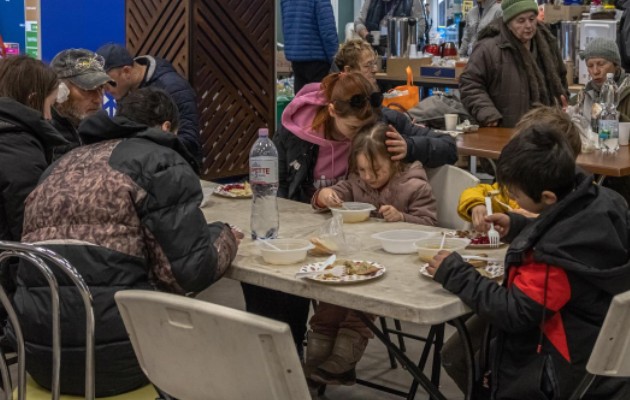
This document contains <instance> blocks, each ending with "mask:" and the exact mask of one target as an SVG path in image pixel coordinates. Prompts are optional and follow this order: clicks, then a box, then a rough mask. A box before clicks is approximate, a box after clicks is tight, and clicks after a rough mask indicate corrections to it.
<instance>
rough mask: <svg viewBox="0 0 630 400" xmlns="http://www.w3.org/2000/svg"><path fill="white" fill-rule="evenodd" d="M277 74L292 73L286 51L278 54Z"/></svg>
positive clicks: (280, 51)
mask: <svg viewBox="0 0 630 400" xmlns="http://www.w3.org/2000/svg"><path fill="white" fill-rule="evenodd" d="M276 73H278V74H286V75H288V74H290V73H291V62H290V61H289V60H287V58H286V57H285V55H284V50H279V51H277V52H276Z"/></svg>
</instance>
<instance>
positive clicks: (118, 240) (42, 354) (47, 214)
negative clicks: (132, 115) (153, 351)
mask: <svg viewBox="0 0 630 400" xmlns="http://www.w3.org/2000/svg"><path fill="white" fill-rule="evenodd" d="M79 132H80V133H81V134H82V137H83V139H84V140H85V142H86V143H87V145H85V146H82V147H79V148H77V149H74V150H73V151H71V152H70V153H68V154H66V155H65V156H64V157H62V158H61V159H60V160H59V161H58V162H56V163H55V164H54V165H53V166H52V167H51V168H49V169H48V170H47V171H46V173H45V174H44V175H43V176H42V181H41V183H40V184H39V186H38V187H37V188H36V189H35V190H34V191H33V192H32V193H31V195H30V196H29V197H28V198H27V200H26V207H25V214H24V215H25V218H24V240H25V241H28V242H38V243H40V244H42V245H44V246H46V247H48V248H50V249H52V250H54V251H56V252H58V253H59V254H60V255H62V256H64V257H66V258H67V259H68V260H69V261H70V262H71V263H72V264H73V265H74V266H75V268H76V269H77V270H78V272H79V273H80V274H81V275H82V276H83V278H84V280H85V281H86V283H87V284H88V286H89V287H90V291H91V293H92V296H93V298H94V314H95V319H96V334H95V344H96V394H97V396H99V397H101V396H112V395H115V394H118V393H122V392H126V391H129V390H132V389H134V388H136V387H139V386H140V385H142V384H144V383H146V378H145V377H144V374H143V373H142V371H141V370H140V368H139V366H138V363H137V361H136V358H135V355H134V352H133V349H132V347H131V344H130V342H129V338H128V336H127V333H126V331H125V328H124V326H123V323H122V320H121V318H120V315H119V313H118V309H117V307H116V304H115V302H114V294H115V293H116V292H117V291H119V290H125V289H132V288H133V289H146V290H156V289H157V290H163V291H170V292H177V293H184V292H198V291H201V290H203V289H205V288H206V287H208V286H209V285H210V284H211V283H213V282H214V281H216V280H217V279H218V278H220V277H221V275H222V274H223V272H224V271H225V270H226V269H227V267H228V266H229V265H230V263H231V261H232V259H233V258H234V257H235V255H236V249H237V246H236V241H235V239H234V236H233V235H232V233H231V230H230V229H229V227H227V225H225V224H223V223H213V224H211V225H207V224H206V221H205V218H204V216H203V214H202V212H201V210H200V209H199V205H200V203H201V199H202V192H201V187H200V184H199V179H198V178H197V175H196V173H195V171H194V170H193V168H191V165H190V164H191V163H193V164H194V161H193V160H192V157H191V156H190V154H189V153H188V152H187V151H186V150H185V149H184V146H183V145H182V144H181V143H180V142H179V141H178V140H177V138H176V137H175V136H174V135H172V134H170V133H165V132H163V131H161V130H159V129H155V128H147V127H146V126H143V125H139V124H136V123H134V122H132V121H129V120H127V119H125V118H122V117H116V118H114V119H113V120H110V119H109V118H108V117H107V115H106V113H105V112H99V113H97V114H96V115H94V116H91V117H88V118H87V119H86V120H84V121H83V123H82V125H81V126H80V127H79ZM59 279H60V281H61V282H60V286H61V287H60V297H61V299H62V302H61V329H62V365H63V368H62V372H61V390H62V392H64V393H69V394H79V395H80V394H82V392H83V374H84V370H83V361H82V360H83V358H84V354H85V352H84V344H85V338H84V323H85V322H84V321H85V320H84V317H83V312H82V308H81V307H82V306H81V304H82V303H81V301H80V299H79V297H78V295H77V293H76V290H75V289H74V288H73V287H71V286H69V283H68V280H67V279H63V278H61V275H60V278H59ZM49 299H50V294H49V290H48V287H47V286H46V285H45V281H44V280H43V278H42V277H41V276H39V274H37V273H35V272H33V269H32V268H24V267H20V268H19V270H18V289H17V292H16V294H15V305H16V309H17V312H18V315H19V317H20V320H21V323H22V329H23V330H24V333H25V339H26V343H27V344H26V346H27V347H26V351H27V360H28V362H27V364H26V365H27V369H28V371H29V373H30V374H31V376H32V377H33V378H34V379H35V380H36V381H37V382H38V383H39V384H41V385H42V386H44V387H50V377H51V369H50V368H51V365H50V356H51V334H50V331H51V326H50V324H51V321H50V314H51V310H50V305H49Z"/></svg>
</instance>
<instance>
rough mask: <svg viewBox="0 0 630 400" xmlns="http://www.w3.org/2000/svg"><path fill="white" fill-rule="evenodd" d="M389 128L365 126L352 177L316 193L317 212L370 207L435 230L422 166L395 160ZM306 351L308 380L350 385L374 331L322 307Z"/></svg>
mask: <svg viewBox="0 0 630 400" xmlns="http://www.w3.org/2000/svg"><path fill="white" fill-rule="evenodd" d="M387 130H388V126H387V125H385V124H383V123H377V124H375V125H371V126H368V127H364V128H363V129H361V131H359V133H358V134H357V136H356V137H355V138H354V140H353V142H352V148H351V153H350V176H349V178H348V179H347V180H342V181H340V182H338V183H337V184H335V185H334V186H332V187H328V188H323V189H319V190H318V191H317V192H315V194H314V195H313V200H312V204H313V207H314V208H316V209H323V208H329V207H339V206H340V205H341V203H342V202H344V201H359V202H364V203H370V204H372V205H374V206H375V207H376V210H377V211H376V213H377V215H376V216H377V217H381V218H383V219H385V221H388V222H396V221H405V222H411V223H416V224H423V225H431V226H434V225H435V224H436V223H437V207H436V201H435V197H434V196H433V193H432V192H431V186H430V185H429V182H428V179H427V175H426V173H425V171H424V168H422V165H421V164H420V163H419V162H417V161H416V162H414V163H413V164H405V163H402V162H401V161H392V159H391V156H390V154H389V153H388V151H387V146H386V144H385V141H386V140H387V135H386V132H387ZM310 325H311V331H310V332H308V346H307V348H306V363H305V373H306V377H307V378H309V379H310V380H311V381H314V382H317V383H323V384H342V385H352V384H354V383H355V381H356V374H355V365H356V363H357V362H358V361H359V360H360V359H361V356H362V355H363V352H364V351H365V347H366V346H367V342H368V339H370V338H372V337H373V334H372V332H371V331H370V330H369V328H368V327H367V326H365V324H364V323H363V322H362V321H361V319H360V318H359V316H358V315H357V312H356V311H354V310H351V309H348V308H345V307H339V306H336V305H333V304H328V303H320V304H319V305H318V307H317V309H316V310H315V314H314V315H313V317H312V318H311V321H310Z"/></svg>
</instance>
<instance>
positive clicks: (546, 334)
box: [434, 174, 630, 400]
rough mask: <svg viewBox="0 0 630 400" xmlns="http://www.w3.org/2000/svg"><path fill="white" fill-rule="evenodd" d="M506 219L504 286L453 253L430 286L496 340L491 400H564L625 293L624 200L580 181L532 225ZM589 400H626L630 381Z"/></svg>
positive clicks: (603, 385) (599, 387)
mask: <svg viewBox="0 0 630 400" xmlns="http://www.w3.org/2000/svg"><path fill="white" fill-rule="evenodd" d="M508 215H509V216H510V221H511V226H510V231H509V235H508V236H507V237H505V238H504V240H506V241H508V242H511V244H510V247H509V249H508V251H507V255H506V258H505V266H506V270H505V278H504V281H503V284H502V286H498V285H497V284H496V283H494V282H493V281H491V280H488V279H486V278H484V277H482V276H481V275H479V274H478V273H477V272H476V271H475V270H474V268H471V266H470V265H469V264H467V263H466V262H464V261H463V260H462V258H461V257H460V255H459V254H457V253H453V254H451V255H450V256H448V257H447V258H446V259H444V261H443V262H442V265H441V266H440V268H438V270H437V272H436V274H435V277H434V278H435V280H436V281H438V282H440V283H441V284H442V285H443V286H444V288H446V289H447V290H449V291H451V292H452V293H454V294H456V295H457V296H459V297H460V298H461V299H462V300H463V301H464V303H466V304H467V305H468V306H469V307H470V308H472V309H473V310H474V311H475V312H476V313H477V314H478V315H479V316H480V317H481V318H483V319H485V320H487V321H489V322H490V323H491V324H492V325H493V326H494V327H495V328H496V330H497V337H496V346H495V350H496V351H495V356H494V357H493V360H492V365H491V370H492V379H491V381H492V398H494V399H514V400H516V399H528V400H530V399H531V400H536V399H541V400H543V399H545V400H546V399H567V398H569V396H570V395H571V393H572V392H573V390H574V389H575V388H576V386H577V384H578V383H579V382H580V381H581V379H582V378H583V376H584V374H585V373H586V370H585V367H586V363H587V361H588V358H589V356H590V355H591V351H592V348H593V345H594V343H595V340H596V338H597V335H598V334H599V331H600V329H601V326H602V323H603V321H604V318H605V316H606V313H607V311H608V307H609V305H610V302H611V300H612V298H613V296H614V295H616V294H619V293H622V292H625V291H627V290H629V289H630V262H629V254H628V244H629V241H630V226H629V222H630V219H629V217H630V214H629V213H628V208H627V206H626V204H625V201H624V200H623V199H622V198H621V196H619V195H618V194H617V193H615V192H612V191H610V190H609V189H606V188H602V187H601V186H598V185H595V184H594V183H593V177H592V176H586V175H582V174H577V175H576V188H575V189H574V191H573V192H571V193H570V194H569V195H567V196H566V197H565V198H564V199H562V200H561V201H559V202H558V203H557V204H555V205H553V206H551V207H549V208H547V209H545V210H544V211H543V212H542V213H541V214H540V216H539V217H538V218H536V219H527V218H525V217H523V216H521V215H517V214H508ZM541 327H542V328H541ZM541 331H542V332H541ZM541 333H542V334H541ZM585 398H597V399H611V400H612V399H628V398H630V380H629V379H613V378H604V377H598V379H596V380H595V383H594V384H593V386H591V389H590V390H589V391H588V393H587V395H586V396H585Z"/></svg>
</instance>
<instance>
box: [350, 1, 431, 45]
mask: <svg viewBox="0 0 630 400" xmlns="http://www.w3.org/2000/svg"><path fill="white" fill-rule="evenodd" d="M386 17H413V18H415V19H416V21H417V22H416V26H417V27H418V29H417V31H416V32H418V34H419V38H421V37H422V33H423V32H424V31H425V29H426V28H425V27H426V24H427V19H426V12H425V9H424V5H423V2H422V1H420V0H390V1H383V0H365V1H364V2H363V7H361V10H360V11H359V15H358V16H357V17H356V18H355V19H354V31H355V32H360V31H362V30H363V29H367V31H368V32H372V31H380V30H381V23H382V22H383V19H384V18H386Z"/></svg>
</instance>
